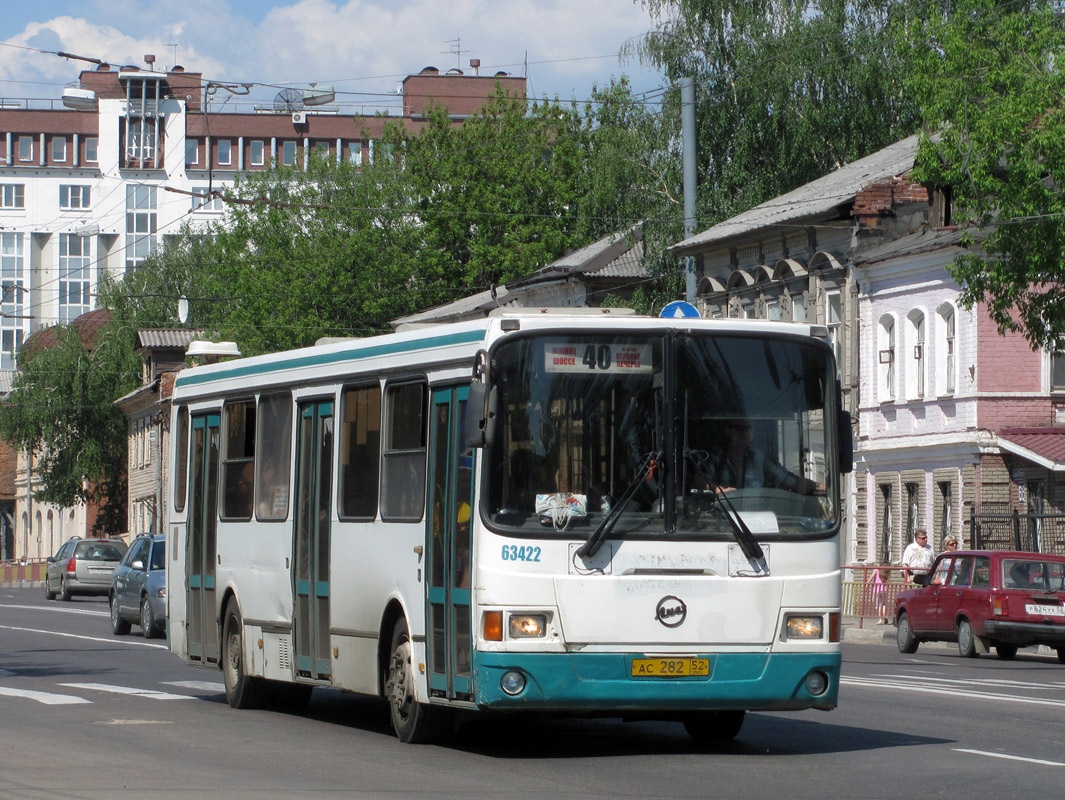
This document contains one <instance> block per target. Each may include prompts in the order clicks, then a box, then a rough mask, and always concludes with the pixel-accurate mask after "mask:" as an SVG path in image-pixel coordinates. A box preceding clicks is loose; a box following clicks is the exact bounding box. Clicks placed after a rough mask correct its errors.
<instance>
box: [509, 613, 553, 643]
mask: <svg viewBox="0 0 1065 800" xmlns="http://www.w3.org/2000/svg"><path fill="white" fill-rule="evenodd" d="M546 631H547V615H546V614H511V615H510V638H511V639H542V638H543V637H544V635H545V633H546Z"/></svg>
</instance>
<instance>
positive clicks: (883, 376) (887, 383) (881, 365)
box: [876, 317, 895, 402]
mask: <svg viewBox="0 0 1065 800" xmlns="http://www.w3.org/2000/svg"><path fill="white" fill-rule="evenodd" d="M876 360H877V383H878V387H877V388H878V389H879V392H878V396H879V398H880V401H881V402H886V401H889V400H894V399H895V320H893V319H892V318H891V317H883V318H882V319H881V320H880V329H879V330H878V331H877V359H876Z"/></svg>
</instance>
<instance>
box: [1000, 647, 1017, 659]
mask: <svg viewBox="0 0 1065 800" xmlns="http://www.w3.org/2000/svg"><path fill="white" fill-rule="evenodd" d="M995 653H996V654H998V657H999V658H1001V659H1002V660H1003V661H1009V660H1010V659H1011V658H1013V657H1014V656H1015V655H1017V645H1015V644H996V645H995Z"/></svg>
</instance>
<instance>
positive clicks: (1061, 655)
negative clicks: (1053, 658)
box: [1058, 647, 1065, 664]
mask: <svg viewBox="0 0 1065 800" xmlns="http://www.w3.org/2000/svg"><path fill="white" fill-rule="evenodd" d="M1058 663H1059V664H1065V647H1059V648H1058Z"/></svg>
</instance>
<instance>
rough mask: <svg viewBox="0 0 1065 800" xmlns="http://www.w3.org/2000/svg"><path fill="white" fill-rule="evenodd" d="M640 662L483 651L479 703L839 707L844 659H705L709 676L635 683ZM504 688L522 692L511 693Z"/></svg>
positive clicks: (626, 656) (478, 665)
mask: <svg viewBox="0 0 1065 800" xmlns="http://www.w3.org/2000/svg"><path fill="white" fill-rule="evenodd" d="M639 657H641V656H640V654H632V653H495V652H477V653H475V654H474V664H473V668H474V686H475V687H476V688H475V700H476V703H477V705H478V706H479V707H481V708H484V709H495V710H545V711H551V710H555V711H586V712H605V711H611V710H617V711H700V710H711V709H751V710H762V711H788V710H801V709H806V708H818V709H831V708H835V707H836V702H837V699H838V697H839V674H840V662H841V660H842V656H841V655H840V653H717V654H711V655H702V656H698V657H699V658H705V659H707V660H709V662H710V668H709V675H707V676H700V677H671V678H648V677H634V676H633V674H632V673H633V669H632V661H633V658H639ZM514 673H518V674H519V675H520V677H516V676H515V675H514ZM818 674H819V675H818ZM810 676H813V677H812V679H811V680H808V677H810ZM822 678H823V681H822V680H821V679H822ZM819 683H823V685H824V689H823V691H819V692H818V693H817V694H814V693H813V692H811V690H810V687H811V685H812V686H813V688H814V689H819V688H820V686H819V685H818V684H819ZM504 685H506V686H507V688H508V689H510V690H511V691H514V689H515V688H516V687H517V686H521V687H522V688H521V690H520V691H518V692H516V693H514V694H510V693H508V692H507V691H504V688H503V687H504Z"/></svg>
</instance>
